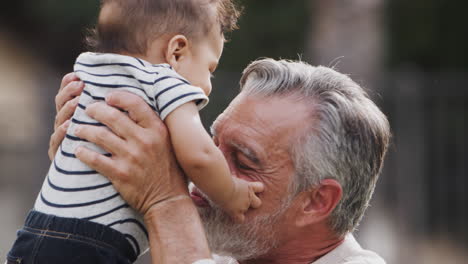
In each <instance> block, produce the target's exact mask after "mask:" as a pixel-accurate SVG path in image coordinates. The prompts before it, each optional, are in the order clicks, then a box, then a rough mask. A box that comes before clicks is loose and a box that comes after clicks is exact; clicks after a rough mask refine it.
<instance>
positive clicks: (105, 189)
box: [34, 0, 260, 255]
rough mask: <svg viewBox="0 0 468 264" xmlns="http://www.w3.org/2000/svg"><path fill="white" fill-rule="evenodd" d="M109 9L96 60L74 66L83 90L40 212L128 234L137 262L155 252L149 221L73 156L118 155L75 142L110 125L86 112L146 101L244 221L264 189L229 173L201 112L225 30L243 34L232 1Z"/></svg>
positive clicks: (184, 157) (122, 1) (220, 199)
mask: <svg viewBox="0 0 468 264" xmlns="http://www.w3.org/2000/svg"><path fill="white" fill-rule="evenodd" d="M102 2H103V3H102V8H101V12H100V15H99V21H98V25H97V27H96V29H95V34H94V36H93V37H92V38H91V39H90V40H91V41H92V44H93V46H94V48H95V51H96V52H98V53H89V52H88V53H83V54H81V55H80V56H79V57H78V58H77V60H76V63H75V66H74V71H75V73H76V74H77V75H78V76H79V77H80V79H81V80H82V81H83V82H84V83H85V89H84V91H83V93H82V94H81V96H80V101H79V105H78V108H77V110H76V111H75V113H74V115H73V118H72V123H71V125H70V127H69V128H68V131H67V135H66V138H65V140H64V141H63V143H62V145H61V146H60V149H59V151H58V152H57V154H56V156H55V159H54V160H53V162H52V165H51V167H50V170H49V172H48V175H47V177H46V180H45V181H44V185H43V187H42V190H41V192H40V194H39V196H38V198H37V200H36V203H35V206H34V209H35V210H36V211H39V212H42V213H45V214H51V215H56V216H60V217H69V218H80V219H86V220H89V221H93V222H96V223H100V224H103V225H106V226H109V227H112V228H114V229H116V230H117V231H119V232H121V233H123V234H124V235H125V237H126V238H127V239H128V241H129V242H130V243H131V244H132V246H133V248H134V250H135V253H136V255H140V254H141V253H142V252H144V251H145V250H146V249H147V248H148V240H147V232H146V230H145V227H144V225H143V224H142V223H143V221H142V219H141V216H140V215H138V214H137V213H136V211H134V210H133V209H132V208H130V207H129V206H128V205H127V204H126V203H125V201H123V200H122V198H121V197H120V196H119V194H118V193H117V191H116V190H115V189H114V188H113V186H112V184H111V183H110V182H109V181H108V180H107V179H106V178H105V177H104V176H102V175H100V174H99V173H97V172H96V171H94V170H92V169H91V168H89V167H87V166H86V165H85V164H84V163H82V162H80V161H79V160H78V159H77V158H76V157H75V155H74V152H75V149H76V148H77V147H78V146H85V147H87V148H90V149H93V150H95V151H98V152H100V153H102V154H104V155H108V156H111V155H112V154H111V153H107V152H106V151H105V150H104V149H101V148H99V147H97V146H96V145H94V144H91V143H89V142H86V141H85V140H82V139H80V138H78V137H76V136H75V135H74V129H75V127H76V126H77V125H79V124H85V125H93V126H103V124H101V123H98V122H96V121H95V120H93V119H92V118H90V117H89V116H87V115H86V113H85V109H86V107H87V106H88V105H89V104H92V103H94V102H98V101H103V100H104V98H105V96H106V95H107V94H108V93H110V92H113V91H116V90H124V91H128V92H131V93H135V94H137V95H139V96H141V97H142V98H143V99H144V100H145V101H146V103H147V104H148V105H149V106H150V107H151V108H152V109H153V110H154V111H155V112H156V113H157V114H159V116H160V118H161V119H162V120H163V121H164V122H165V124H166V126H167V128H168V130H169V133H170V138H171V141H172V146H173V149H174V152H175V155H176V157H177V160H178V162H179V164H180V166H181V167H182V169H183V170H184V172H185V173H186V175H187V176H188V177H189V178H190V180H191V181H193V182H194V183H195V185H196V186H197V187H198V188H200V189H201V190H202V191H203V192H204V193H206V194H207V195H208V196H209V197H210V198H211V199H212V200H213V201H214V202H215V203H216V204H218V205H219V206H220V207H222V208H223V209H224V210H226V211H227V212H228V213H229V214H230V215H231V216H232V217H233V218H234V219H236V220H238V221H242V220H243V218H244V213H245V212H246V211H247V210H248V209H249V207H253V208H256V207H258V206H259V205H260V200H259V198H258V197H257V196H256V194H255V193H256V192H258V191H260V189H259V188H258V186H259V185H258V184H254V183H250V182H247V181H244V180H240V179H238V178H236V177H232V176H231V174H230V170H229V166H228V164H227V162H226V160H225V159H224V156H223V154H222V152H221V151H220V150H219V149H218V148H217V147H216V146H215V144H214V143H213V141H212V140H211V137H210V136H209V135H208V133H207V132H206V131H205V130H204V128H203V125H202V123H201V121H200V117H199V114H198V110H199V109H201V108H203V107H204V106H205V105H206V104H207V102H208V97H207V96H208V95H209V94H210V92H211V80H210V79H211V73H212V72H214V71H215V69H216V67H217V65H218V61H219V59H220V57H221V53H222V51H223V46H224V33H225V32H227V31H230V30H233V29H235V27H236V20H237V17H238V11H237V10H236V9H235V6H234V5H233V3H232V1H231V0H152V1H151V0H133V1H128V0H127V1H126V0H103V1H102ZM255 186H257V187H255Z"/></svg>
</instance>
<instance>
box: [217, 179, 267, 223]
mask: <svg viewBox="0 0 468 264" xmlns="http://www.w3.org/2000/svg"><path fill="white" fill-rule="evenodd" d="M234 186H235V190H234V194H233V196H232V199H231V201H230V202H228V203H227V204H226V206H225V207H224V209H225V210H226V212H227V213H228V214H229V215H231V217H232V218H233V219H234V220H235V221H236V222H243V221H244V219H245V213H246V212H247V210H249V208H250V207H252V208H258V207H260V206H261V205H262V201H261V200H260V198H258V196H257V193H260V192H263V183H261V182H248V181H245V180H242V179H239V178H234Z"/></svg>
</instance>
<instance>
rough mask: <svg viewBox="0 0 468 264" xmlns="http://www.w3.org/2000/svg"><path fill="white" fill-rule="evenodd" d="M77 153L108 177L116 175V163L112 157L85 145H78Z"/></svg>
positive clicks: (81, 158)
mask: <svg viewBox="0 0 468 264" xmlns="http://www.w3.org/2000/svg"><path fill="white" fill-rule="evenodd" d="M75 155H76V157H77V158H78V159H79V160H81V161H82V162H83V163H85V164H86V165H88V166H89V167H90V168H92V169H94V170H96V171H97V172H99V173H100V174H102V175H106V176H108V177H109V176H113V175H114V174H113V172H114V171H115V166H116V164H114V161H113V160H112V159H111V158H109V157H106V156H104V155H102V154H100V153H97V152H95V151H92V150H90V149H87V148H85V147H78V148H77V149H76V150H75ZM117 180H118V179H117Z"/></svg>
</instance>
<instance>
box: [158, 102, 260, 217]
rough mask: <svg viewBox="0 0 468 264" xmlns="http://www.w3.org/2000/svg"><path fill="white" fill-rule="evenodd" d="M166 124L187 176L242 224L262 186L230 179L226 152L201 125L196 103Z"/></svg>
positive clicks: (256, 204)
mask: <svg viewBox="0 0 468 264" xmlns="http://www.w3.org/2000/svg"><path fill="white" fill-rule="evenodd" d="M165 123H166V125H167V127H168V129H169V134H170V137H171V142H172V146H173V148H174V152H175V154H176V157H177V160H178V161H179V164H180V166H181V167H182V169H183V170H184V171H185V173H186V174H187V176H188V177H190V179H191V180H192V181H193V182H194V183H195V185H196V186H197V187H198V188H200V190H202V191H203V192H204V193H206V194H207V195H208V196H209V198H210V199H212V200H213V201H214V202H215V203H216V204H218V205H219V206H221V207H222V208H224V209H225V210H226V211H227V212H228V213H229V214H230V215H231V216H233V217H234V218H235V219H236V220H238V221H242V220H243V218H244V213H245V212H246V211H247V210H248V209H249V207H253V208H257V207H259V206H260V204H261V201H260V199H259V198H258V197H257V196H256V195H255V193H256V192H261V191H262V188H263V185H262V184H261V183H258V182H247V181H244V180H241V179H238V178H235V177H231V173H230V170H229V166H228V164H227V162H226V160H225V158H224V156H223V153H222V152H221V151H220V150H219V149H218V148H217V147H216V145H215V144H214V142H213V140H212V139H211V137H210V136H209V134H208V133H207V132H206V130H205V128H204V127H203V125H202V122H201V120H200V116H199V114H198V109H197V106H196V105H195V103H193V102H189V103H186V104H184V105H182V106H180V107H178V108H177V109H175V110H174V111H173V112H172V113H170V114H169V115H168V116H167V117H166V119H165Z"/></svg>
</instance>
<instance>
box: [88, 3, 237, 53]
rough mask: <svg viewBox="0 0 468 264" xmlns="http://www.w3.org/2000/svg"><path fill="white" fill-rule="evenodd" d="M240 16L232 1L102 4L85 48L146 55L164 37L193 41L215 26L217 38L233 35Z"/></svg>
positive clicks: (103, 51)
mask: <svg viewBox="0 0 468 264" xmlns="http://www.w3.org/2000/svg"><path fill="white" fill-rule="evenodd" d="M240 13H241V11H240V9H239V8H238V7H237V6H236V4H235V0H101V13H100V16H99V21H98V23H97V25H96V27H95V28H94V29H92V30H90V34H89V35H88V37H87V38H86V44H87V45H88V46H89V48H90V50H91V51H94V52H102V53H120V52H127V53H130V54H145V53H146V51H147V49H148V45H149V44H150V43H151V42H152V41H154V40H155V39H156V38H157V37H159V36H161V35H163V34H183V35H185V36H186V37H187V38H192V39H196V38H197V37H201V36H203V34H206V33H208V32H209V31H210V30H211V29H212V27H213V25H216V23H218V25H219V26H220V28H221V32H220V34H224V33H227V32H230V31H233V30H235V29H237V28H238V27H237V20H238V18H239V16H240Z"/></svg>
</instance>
